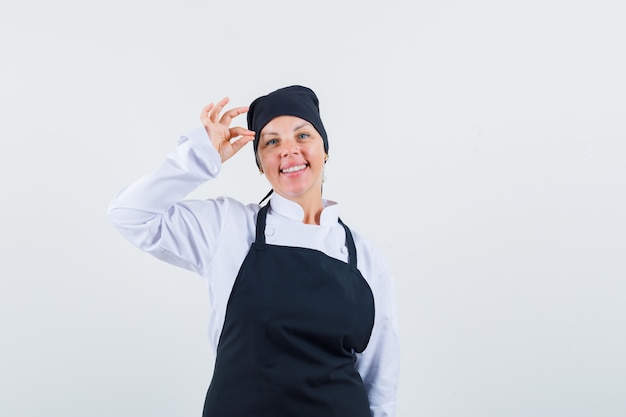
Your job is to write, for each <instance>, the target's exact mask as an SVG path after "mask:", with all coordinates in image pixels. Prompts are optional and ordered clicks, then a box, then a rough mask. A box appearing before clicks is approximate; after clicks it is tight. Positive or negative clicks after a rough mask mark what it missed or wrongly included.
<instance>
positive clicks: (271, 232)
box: [265, 227, 274, 236]
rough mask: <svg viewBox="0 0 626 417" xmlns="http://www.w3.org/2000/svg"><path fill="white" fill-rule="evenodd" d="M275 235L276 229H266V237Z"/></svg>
mask: <svg viewBox="0 0 626 417" xmlns="http://www.w3.org/2000/svg"><path fill="white" fill-rule="evenodd" d="M273 235H274V228H272V227H266V228H265V236H273Z"/></svg>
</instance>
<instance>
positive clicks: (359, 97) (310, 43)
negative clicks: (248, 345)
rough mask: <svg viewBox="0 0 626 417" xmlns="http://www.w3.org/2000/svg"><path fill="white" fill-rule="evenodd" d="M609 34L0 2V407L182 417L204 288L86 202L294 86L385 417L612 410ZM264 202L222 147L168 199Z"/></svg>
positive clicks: (532, 11) (54, 413) (454, 8)
mask: <svg viewBox="0 0 626 417" xmlns="http://www.w3.org/2000/svg"><path fill="white" fill-rule="evenodd" d="M624 22H626V3H624V2H623V1H621V0H619V1H618V0H615V1H610V0H593V1H576V0H572V1H565V0H562V1H556V0H542V1H516V2H513V1H510V2H505V1H487V0H477V1H464V0H447V1H446V0H442V1H434V0H433V1H417V2H412V1H408V0H406V1H400V0H388V1H384V2H369V3H368V2H364V1H343V2H342V1H339V0H336V1H328V2H327V1H307V2H293V1H291V2H290V1H277V0H271V1H251V0H248V1H220V2H217V1H206V0H205V1H176V2H165V1H150V2H149V1H138V0H135V1H132V0H124V1H121V0H110V1H99V2H89V1H79V0H76V1H70V0H56V1H43V0H40V1H11V0H9V1H7V0H3V2H2V5H1V6H0V54H1V55H0V111H1V113H0V117H1V123H0V147H1V148H0V149H1V153H0V174H1V179H2V188H1V193H0V198H1V199H2V200H1V210H2V211H1V217H0V222H1V223H0V225H1V230H0V239H1V241H0V243H1V251H0V254H1V256H2V261H1V262H0V275H1V280H0V331H1V337H2V339H1V343H0V393H1V394H0V415H2V416H6V417H22V416H24V417H26V416H27V417H59V416H60V417H101V416H103V417H104V416H106V417H110V416H122V417H126V416H129V417H131V416H132V417H136V416H151V417H161V416H163V417H165V416H168V417H169V416H177V417H181V416H189V417H196V416H199V415H200V413H201V409H202V402H203V400H204V394H205V391H206V387H207V385H208V383H209V380H210V374H211V370H212V357H211V355H210V353H209V347H208V339H207V334H206V326H207V322H208V318H207V314H208V300H207V297H206V291H205V290H206V288H205V283H204V282H203V280H202V279H201V278H200V277H199V276H196V275H195V274H193V273H191V272H187V271H185V270H182V269H178V268H175V267H172V266H170V265H168V264H165V263H163V262H161V261H158V260H156V259H154V258H152V257H150V256H149V255H146V254H144V253H142V252H141V251H139V250H138V249H135V248H134V247H132V246H131V245H130V244H129V243H127V242H126V241H125V240H123V238H122V237H121V236H120V235H118V234H117V232H116V231H115V230H114V229H113V227H112V226H111V225H110V223H109V222H108V219H107V218H106V207H107V205H108V203H109V201H110V199H111V198H112V197H113V195H114V194H115V193H116V192H117V191H118V190H120V189H121V188H122V187H123V186H125V185H126V184H128V183H129V182H131V181H133V180H135V179H136V178H138V177H139V176H140V175H142V174H144V173H146V172H148V171H149V170H151V169H153V168H154V167H156V166H158V164H160V163H161V161H162V160H163V159H164V157H165V155H166V154H167V153H168V152H169V151H171V150H172V149H173V148H174V146H175V144H176V140H177V138H178V136H179V135H180V134H183V133H185V132H186V131H187V130H189V129H190V128H193V127H195V126H196V125H197V123H198V115H199V112H200V110H201V108H202V107H203V106H204V105H205V104H208V103H209V102H211V101H215V100H219V99H220V98H222V97H223V96H229V97H231V100H232V104H233V105H247V104H249V103H250V102H251V101H252V100H253V99H254V98H256V97H257V96H259V95H262V94H266V93H268V92H270V91H272V90H274V89H276V88H279V87H283V86H286V85H290V84H304V85H307V86H309V87H311V88H313V89H314V90H315V91H316V92H317V94H318V96H319V97H320V100H321V111H322V117H323V119H324V122H325V125H326V129H327V131H328V132H329V140H330V155H331V157H330V161H329V163H328V165H327V172H326V177H327V182H326V185H325V195H326V197H328V198H332V199H336V200H339V201H340V202H341V203H342V218H343V219H344V220H345V221H346V223H348V224H349V225H350V226H351V227H353V228H354V229H357V230H359V231H360V232H362V233H364V234H366V235H367V236H369V237H370V239H371V240H373V241H374V242H375V243H376V244H377V245H378V246H379V247H380V248H381V249H382V250H383V251H384V253H385V254H386V255H387V256H388V258H389V262H390V265H391V268H392V272H393V274H394V276H395V278H396V285H397V293H398V309H399V313H400V324H401V329H402V375H401V381H400V389H399V406H398V407H399V408H398V416H399V417H413V416H416V417H420V416H427V417H458V416H480V417H509V416H510V417H518V416H520V417H522V416H523V417H554V416H564V417H577V416H585V417H586V416H594V417H595V416H603V417H623V416H624V415H626V396H625V394H626V355H625V354H624V352H626V334H625V324H626V256H625V255H626V241H625V238H624V236H625V233H626V221H625V213H626V185H625V184H626V181H625V180H626V164H625V159H626V123H625V120H626V118H625V114H626V24H625V23H624ZM236 121H237V122H238V123H239V124H245V119H244V118H239V119H237V120H236ZM268 189H269V186H268V184H267V183H266V181H265V179H264V178H263V177H261V176H259V174H258V172H257V170H256V167H255V165H254V160H253V156H252V151H251V149H249V148H248V149H244V150H243V151H242V152H241V154H240V155H238V156H237V158H235V159H233V160H232V161H229V162H228V163H227V165H226V166H225V167H224V170H223V173H222V175H221V177H220V178H219V179H218V180H217V181H215V182H214V183H212V184H210V186H208V185H207V187H204V186H203V187H200V189H198V190H197V191H196V192H195V193H194V194H196V195H195V196H191V197H198V198H208V197H211V196H215V195H219V194H229V195H231V196H234V197H237V198H239V199H241V200H243V201H246V202H255V201H258V200H259V199H260V197H262V196H263V195H264V194H265V193H266V192H267V190H268Z"/></svg>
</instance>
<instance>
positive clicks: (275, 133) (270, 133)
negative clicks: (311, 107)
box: [261, 121, 313, 137]
mask: <svg viewBox="0 0 626 417" xmlns="http://www.w3.org/2000/svg"><path fill="white" fill-rule="evenodd" d="M305 126H311V127H312V126H313V125H312V124H311V123H309V122H306V121H305V122H304V123H302V124H300V125H298V126H296V127H295V128H294V129H293V131H294V132H297V131H298V130H300V129H302V128H303V127H305ZM266 135H278V133H277V132H272V131H269V132H265V133H262V134H261V137H263V136H266Z"/></svg>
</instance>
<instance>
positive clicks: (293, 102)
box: [248, 85, 328, 165]
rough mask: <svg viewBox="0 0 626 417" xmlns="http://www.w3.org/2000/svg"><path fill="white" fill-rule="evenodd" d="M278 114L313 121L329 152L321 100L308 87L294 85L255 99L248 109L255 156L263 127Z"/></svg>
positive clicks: (325, 148) (249, 127)
mask: <svg viewBox="0 0 626 417" xmlns="http://www.w3.org/2000/svg"><path fill="white" fill-rule="evenodd" d="M278 116H296V117H299V118H301V119H304V120H306V121H307V122H309V123H311V124H312V125H313V127H314V128H315V130H317V131H318V133H319V134H320V135H321V136H322V139H323V140H324V150H325V151H326V153H328V136H327V135H326V130H325V129H324V125H323V124H322V119H321V117H320V109H319V100H318V99H317V96H316V95H315V93H314V92H313V90H311V89H310V88H308V87H303V86H301V85H292V86H289V87H284V88H280V89H278V90H276V91H273V92H271V93H269V94H268V95H266V96H261V97H259V98H257V99H256V100H254V101H253V102H252V104H250V107H249V109H248V129H250V130H254V132H255V134H254V142H253V145H254V157H255V160H256V162H257V165H258V164H259V161H258V159H257V158H256V155H257V150H258V147H259V136H260V135H261V129H263V127H265V125H266V124H268V123H269V122H270V121H271V120H272V119H273V118H275V117H278Z"/></svg>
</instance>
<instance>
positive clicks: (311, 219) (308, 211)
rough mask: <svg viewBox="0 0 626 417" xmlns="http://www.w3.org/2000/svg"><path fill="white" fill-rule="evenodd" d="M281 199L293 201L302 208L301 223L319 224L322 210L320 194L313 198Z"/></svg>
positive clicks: (310, 196)
mask: <svg viewBox="0 0 626 417" xmlns="http://www.w3.org/2000/svg"><path fill="white" fill-rule="evenodd" d="M281 195H282V194H281ZM283 197H285V198H287V199H289V200H291V201H293V202H294V203H298V205H299V206H300V207H301V208H302V212H303V213H304V214H303V217H302V223H305V224H317V225H319V224H320V218H321V216H322V210H323V209H324V204H323V202H322V193H321V192H320V193H319V194H317V193H316V194H315V195H314V196H312V195H309V196H301V197H300V198H290V197H288V196H284V195H283Z"/></svg>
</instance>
